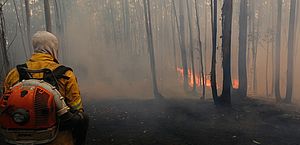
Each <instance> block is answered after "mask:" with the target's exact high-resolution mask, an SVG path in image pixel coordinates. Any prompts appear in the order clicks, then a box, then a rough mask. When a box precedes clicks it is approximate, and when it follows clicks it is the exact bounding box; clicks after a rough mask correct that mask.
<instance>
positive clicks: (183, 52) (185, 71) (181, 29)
mask: <svg viewBox="0 0 300 145" xmlns="http://www.w3.org/2000/svg"><path fill="white" fill-rule="evenodd" d="M179 2H180V5H179V13H180V15H179V24H180V25H179V26H180V27H179V35H180V50H181V62H182V68H183V85H184V89H185V91H187V90H188V65H187V54H186V48H185V47H186V45H185V21H184V8H183V5H184V1H183V0H180V1H179Z"/></svg>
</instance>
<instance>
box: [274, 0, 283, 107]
mask: <svg viewBox="0 0 300 145" xmlns="http://www.w3.org/2000/svg"><path fill="white" fill-rule="evenodd" d="M277 2H278V5H277V7H278V8H277V13H278V14H277V26H276V27H277V28H276V30H277V31H276V45H275V58H274V59H275V65H274V67H275V81H274V83H275V84H274V87H275V97H276V101H277V102H280V101H281V96H280V88H279V87H280V82H279V80H280V59H281V57H280V49H281V19H282V0H278V1H277Z"/></svg>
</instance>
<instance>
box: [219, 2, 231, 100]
mask: <svg viewBox="0 0 300 145" xmlns="http://www.w3.org/2000/svg"><path fill="white" fill-rule="evenodd" d="M222 13H223V14H222V26H223V28H222V52H223V65H222V66H223V90H222V95H221V97H220V99H221V101H222V103H224V104H231V25H232V0H225V1H224V3H223V8H222Z"/></svg>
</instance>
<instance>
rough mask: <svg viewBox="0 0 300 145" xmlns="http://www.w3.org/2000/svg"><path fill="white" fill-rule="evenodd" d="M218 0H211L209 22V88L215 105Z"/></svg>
mask: <svg viewBox="0 0 300 145" xmlns="http://www.w3.org/2000/svg"><path fill="white" fill-rule="evenodd" d="M217 8H218V0H211V23H212V57H211V59H212V60H211V76H210V77H211V78H210V79H211V90H212V95H213V99H214V103H215V104H216V105H219V104H220V101H219V97H218V90H217V80H216V61H217V60H216V58H217V32H218V30H217V29H218V10H217Z"/></svg>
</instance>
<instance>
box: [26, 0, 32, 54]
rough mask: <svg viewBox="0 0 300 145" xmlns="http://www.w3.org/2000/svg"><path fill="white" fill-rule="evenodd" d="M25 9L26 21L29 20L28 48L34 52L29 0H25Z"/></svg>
mask: <svg viewBox="0 0 300 145" xmlns="http://www.w3.org/2000/svg"><path fill="white" fill-rule="evenodd" d="M25 11H26V22H27V25H26V26H27V27H26V28H27V41H28V48H29V52H30V53H32V51H31V50H32V49H31V24H30V18H31V14H30V7H29V0H25Z"/></svg>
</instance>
